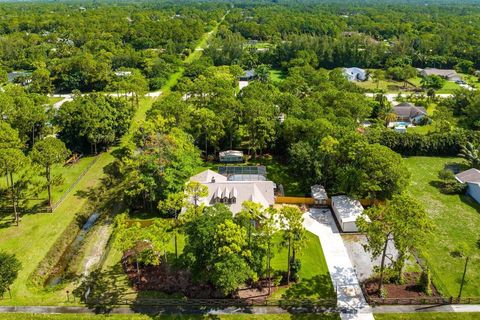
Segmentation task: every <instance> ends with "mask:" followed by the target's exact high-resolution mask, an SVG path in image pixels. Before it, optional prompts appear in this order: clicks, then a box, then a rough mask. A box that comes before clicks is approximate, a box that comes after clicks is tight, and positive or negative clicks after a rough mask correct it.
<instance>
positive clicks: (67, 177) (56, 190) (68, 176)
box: [0, 156, 95, 220]
mask: <svg viewBox="0 0 480 320" xmlns="http://www.w3.org/2000/svg"><path fill="white" fill-rule="evenodd" d="M94 159H95V158H94V157H92V156H89V157H83V158H81V159H80V161H79V162H77V163H76V164H73V165H70V166H66V167H65V166H63V165H62V164H56V165H54V166H52V177H53V176H56V175H58V174H61V175H62V177H63V181H62V183H61V184H60V185H58V186H52V202H53V203H55V202H56V201H57V200H59V199H60V198H61V197H62V195H63V194H64V193H65V192H66V191H67V190H68V188H70V186H71V185H72V184H73V183H74V182H75V181H76V180H77V178H78V177H79V176H80V174H81V173H82V172H83V171H85V170H86V169H87V167H88V166H89V165H90V164H91V163H92V162H93V160H94ZM40 170H42V171H43V169H40ZM2 178H3V179H0V188H2V189H3V188H5V187H6V180H5V179H4V177H3V176H2ZM35 181H38V182H40V183H45V178H44V177H43V175H40V176H39V177H38V178H37V179H35ZM37 198H38V199H41V200H30V201H29V202H28V204H27V207H28V208H32V207H33V206H35V205H40V204H42V203H43V205H44V206H46V204H47V199H48V193H47V190H46V188H44V190H42V191H41V192H40V194H39V195H38V197H37ZM0 220H1V219H0Z"/></svg>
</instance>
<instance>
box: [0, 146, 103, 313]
mask: <svg viewBox="0 0 480 320" xmlns="http://www.w3.org/2000/svg"><path fill="white" fill-rule="evenodd" d="M111 161H112V156H111V155H110V154H108V153H104V154H102V155H100V158H99V159H98V161H97V162H96V163H95V164H94V165H93V166H92V167H91V169H90V170H89V171H88V172H87V174H86V175H85V176H84V177H83V178H82V179H81V180H80V182H79V183H78V184H77V186H76V187H75V188H74V189H73V190H72V191H71V192H70V193H69V195H68V196H67V198H66V199H65V201H64V202H62V204H61V205H60V206H59V207H58V208H57V209H56V210H55V212H54V213H45V214H31V215H25V216H23V217H22V220H21V221H20V225H19V226H18V227H15V226H9V227H7V228H1V229H0V239H2V241H1V242H0V250H4V251H6V252H10V253H14V254H15V255H16V256H17V258H18V259H19V260H20V261H21V263H22V269H21V270H20V272H19V274H18V278H17V280H16V281H15V282H14V284H13V285H12V287H11V290H12V296H13V299H3V300H0V305H35V304H39V305H49V304H59V303H62V302H63V301H64V300H66V297H64V292H63V291H62V292H49V291H45V290H40V289H36V288H32V286H31V285H29V283H28V277H29V275H30V274H31V273H32V272H33V271H34V270H35V268H36V266H37V265H38V264H39V263H40V261H41V260H42V259H43V257H44V256H45V254H46V253H47V252H48V250H49V249H50V247H51V246H52V245H53V243H54V242H55V240H56V239H57V237H58V236H59V235H60V234H61V233H62V232H63V230H64V229H65V227H66V226H67V225H68V224H69V223H70V222H71V221H72V219H74V218H75V213H76V212H78V211H79V210H82V207H83V206H84V205H85V204H86V203H87V201H88V200H87V199H86V198H85V197H82V196H79V195H77V191H81V190H83V191H86V190H88V189H90V188H93V187H95V186H97V185H98V184H99V177H102V176H103V168H104V166H105V165H107V164H108V163H110V162H111Z"/></svg>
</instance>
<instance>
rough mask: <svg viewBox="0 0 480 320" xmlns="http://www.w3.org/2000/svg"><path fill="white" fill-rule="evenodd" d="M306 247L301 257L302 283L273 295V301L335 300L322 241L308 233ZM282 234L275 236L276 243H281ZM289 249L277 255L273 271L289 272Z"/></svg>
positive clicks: (273, 263)
mask: <svg viewBox="0 0 480 320" xmlns="http://www.w3.org/2000/svg"><path fill="white" fill-rule="evenodd" d="M306 234H307V238H306V245H305V247H304V248H303V249H302V252H301V254H300V256H299V258H300V261H301V263H302V267H301V269H300V273H299V275H300V282H299V283H297V284H293V285H291V286H290V288H288V289H287V288H282V289H280V290H278V291H276V292H274V293H273V295H272V297H271V298H272V299H281V298H282V297H285V298H313V299H316V298H335V297H336V295H335V292H334V288H333V284H332V281H331V279H330V274H329V272H328V267H327V262H326V261H325V257H324V255H323V249H322V246H321V244H320V239H318V237H317V236H316V235H314V234H313V233H311V232H308V231H307V233H306ZM280 240H281V233H277V234H276V235H275V241H276V242H277V243H280ZM287 254H288V251H287V248H282V249H281V250H280V251H279V252H276V253H275V256H274V257H273V259H272V261H271V266H272V269H274V270H282V271H287Z"/></svg>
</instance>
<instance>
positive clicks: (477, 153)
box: [459, 142, 480, 169]
mask: <svg viewBox="0 0 480 320" xmlns="http://www.w3.org/2000/svg"><path fill="white" fill-rule="evenodd" d="M459 156H460V157H462V158H464V159H465V160H467V162H468V164H469V165H470V166H471V167H473V168H477V169H478V168H480V148H479V147H476V146H475V145H474V144H473V143H471V142H467V143H466V144H465V145H463V146H461V149H460V153H459Z"/></svg>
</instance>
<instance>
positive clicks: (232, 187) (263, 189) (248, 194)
mask: <svg viewBox="0 0 480 320" xmlns="http://www.w3.org/2000/svg"><path fill="white" fill-rule="evenodd" d="M247 176H248V175H247ZM190 180H191V181H197V182H200V183H202V184H203V185H205V186H206V187H207V188H208V196H207V197H205V198H202V199H200V203H201V204H205V205H207V206H211V205H214V204H215V203H217V202H222V203H224V204H225V205H226V206H227V207H229V208H230V210H231V211H232V213H233V214H236V213H238V212H239V211H240V210H242V204H243V202H245V201H253V202H256V203H259V204H261V205H262V206H263V207H265V208H267V207H269V206H271V205H273V204H274V203H275V195H274V189H275V184H274V183H273V182H272V181H268V180H266V181H230V180H228V179H227V177H226V176H224V175H221V174H219V173H216V172H214V171H212V170H205V171H203V172H201V173H199V174H197V175H195V176H193V177H191V178H190ZM233 199H235V201H233ZM219 200H223V201H219Z"/></svg>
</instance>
